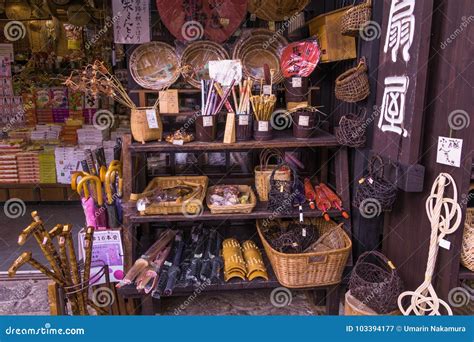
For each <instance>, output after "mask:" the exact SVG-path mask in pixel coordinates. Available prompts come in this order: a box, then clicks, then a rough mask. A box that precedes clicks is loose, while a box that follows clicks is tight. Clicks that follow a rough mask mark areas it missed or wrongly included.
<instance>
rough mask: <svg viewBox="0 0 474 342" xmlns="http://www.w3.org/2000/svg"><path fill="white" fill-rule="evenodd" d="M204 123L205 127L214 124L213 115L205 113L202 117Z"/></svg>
mask: <svg viewBox="0 0 474 342" xmlns="http://www.w3.org/2000/svg"><path fill="white" fill-rule="evenodd" d="M202 125H203V127H211V126H212V116H211V115H205V116H203V117H202Z"/></svg>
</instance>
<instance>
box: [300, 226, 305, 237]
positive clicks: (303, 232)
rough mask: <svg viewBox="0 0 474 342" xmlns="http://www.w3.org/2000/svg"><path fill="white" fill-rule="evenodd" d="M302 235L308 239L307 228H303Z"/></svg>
mask: <svg viewBox="0 0 474 342" xmlns="http://www.w3.org/2000/svg"><path fill="white" fill-rule="evenodd" d="M301 233H302V235H303V237H306V228H303V229H302V232H301Z"/></svg>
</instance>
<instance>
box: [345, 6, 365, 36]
mask: <svg viewBox="0 0 474 342" xmlns="http://www.w3.org/2000/svg"><path fill="white" fill-rule="evenodd" d="M371 17H372V0H366V1H364V2H362V3H360V4H359V5H357V6H354V7H352V8H350V9H348V10H347V11H346V13H344V15H343V16H342V18H341V34H343V35H345V36H357V35H358V34H359V32H360V31H361V30H363V29H364V27H365V25H366V24H367V22H368V21H369V20H370V18H371Z"/></svg>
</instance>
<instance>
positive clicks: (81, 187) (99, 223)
mask: <svg viewBox="0 0 474 342" xmlns="http://www.w3.org/2000/svg"><path fill="white" fill-rule="evenodd" d="M89 186H91V189H93V192H94V193H95V194H94V195H95V197H96V198H94V196H91V195H90V192H89ZM81 191H82V192H83V193H84V196H83V197H82V198H81V202H82V207H83V209H84V214H85V216H86V222H87V226H89V227H94V228H107V213H106V211H107V210H106V209H105V208H104V206H103V205H104V199H103V194H102V183H101V181H100V179H99V177H97V176H86V177H83V178H82V179H81V181H80V182H79V184H78V185H77V192H78V193H79V195H81Z"/></svg>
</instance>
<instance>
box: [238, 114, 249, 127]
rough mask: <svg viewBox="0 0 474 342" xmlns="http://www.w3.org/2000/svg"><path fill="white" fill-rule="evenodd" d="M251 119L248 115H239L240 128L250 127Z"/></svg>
mask: <svg viewBox="0 0 474 342" xmlns="http://www.w3.org/2000/svg"><path fill="white" fill-rule="evenodd" d="M248 125H249V117H248V115H239V126H248Z"/></svg>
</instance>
